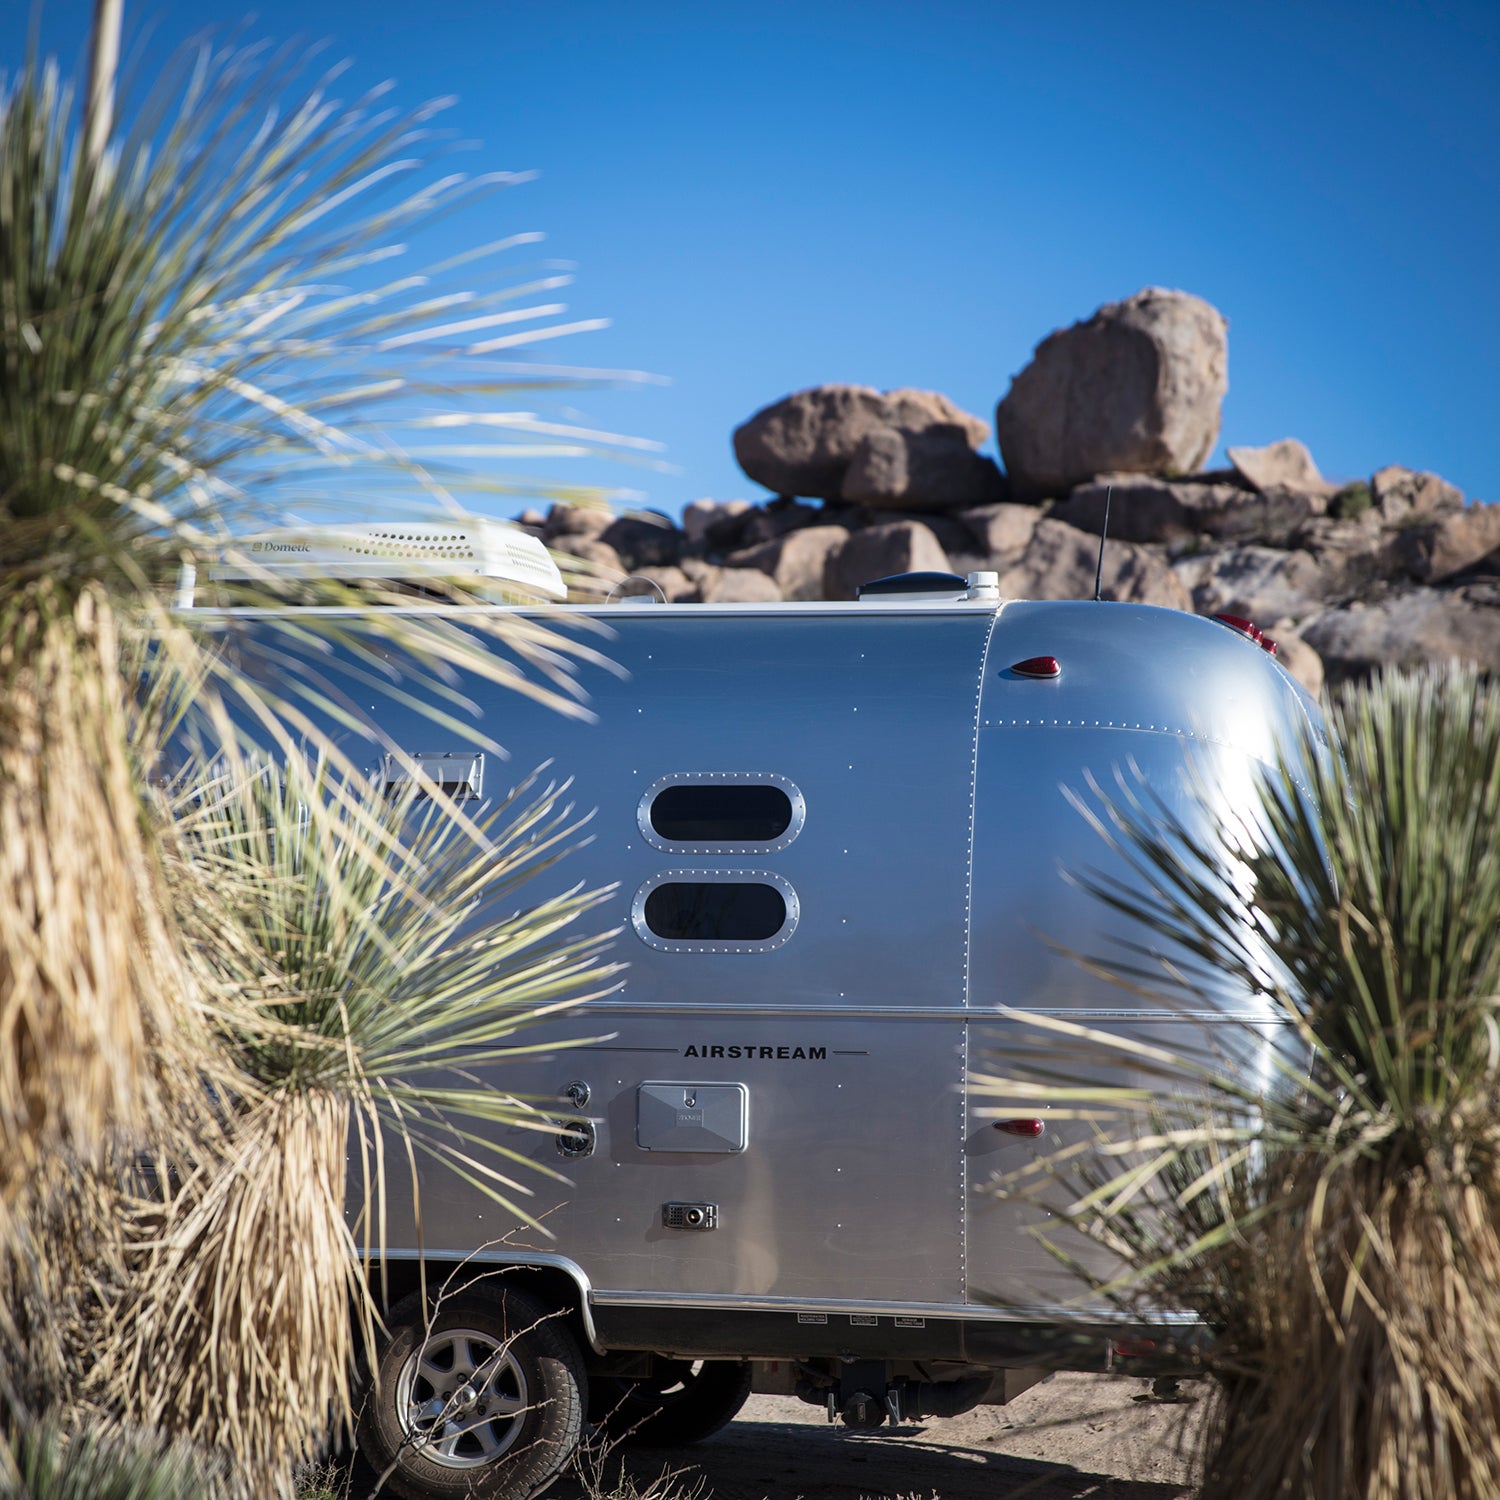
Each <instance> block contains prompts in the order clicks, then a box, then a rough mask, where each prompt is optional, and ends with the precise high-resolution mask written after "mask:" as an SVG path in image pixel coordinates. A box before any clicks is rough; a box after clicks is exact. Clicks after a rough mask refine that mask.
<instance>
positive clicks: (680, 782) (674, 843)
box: [635, 771, 807, 857]
mask: <svg viewBox="0 0 1500 1500" xmlns="http://www.w3.org/2000/svg"><path fill="white" fill-rule="evenodd" d="M674 786H774V787H778V788H779V789H780V790H781V791H782V792H784V793H785V794H786V798H787V801H788V802H790V803H791V804H792V820H791V822H790V823H788V824H787V826H786V830H785V832H783V833H782V834H780V835H779V836H778V837H776V838H774V839H733V840H729V839H726V840H723V841H721V842H719V843H713V844H690V843H685V842H682V841H680V840H678V839H664V838H663V837H662V836H661V835H660V834H659V833H658V832H657V831H656V829H655V827H654V826H653V825H652V822H651V806H652V804H653V803H654V802H655V801H656V799H657V798H658V797H659V796H661V794H662V793H663V792H665V791H667V790H668V789H669V788H671V787H674ZM806 822H807V799H806V798H805V797H804V796H803V795H802V789H801V788H800V787H799V786H798V785H797V784H796V782H794V781H792V780H791V779H790V778H789V777H786V776H781V775H778V774H777V773H776V772H775V771H672V772H669V773H668V774H667V775H665V776H658V777H657V778H656V780H655V781H653V782H652V783H651V785H650V786H648V787H647V788H646V790H645V791H644V792H642V793H641V796H640V800H639V801H638V802H637V803H636V805H635V825H636V827H637V828H638V829H640V832H641V837H642V838H643V839H645V841H646V842H647V843H648V844H650V845H651V847H652V848H653V849H659V850H660V851H661V852H662V853H663V854H682V855H687V854H695V855H696V854H731V855H740V856H742V857H752V856H755V855H760V854H780V853H781V851H782V850H783V849H785V848H787V847H788V846H789V845H791V843H792V842H793V841H794V840H795V839H796V837H797V835H798V834H799V833H801V832H802V828H803V825H804V824H805V823H806Z"/></svg>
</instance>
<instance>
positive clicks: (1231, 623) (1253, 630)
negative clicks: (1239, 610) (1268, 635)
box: [1214, 615, 1264, 645]
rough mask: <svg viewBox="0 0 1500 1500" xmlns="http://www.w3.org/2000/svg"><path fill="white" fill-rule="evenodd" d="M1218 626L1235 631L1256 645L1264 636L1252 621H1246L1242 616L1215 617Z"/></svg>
mask: <svg viewBox="0 0 1500 1500" xmlns="http://www.w3.org/2000/svg"><path fill="white" fill-rule="evenodd" d="M1214 619H1216V620H1217V621H1218V622H1219V624H1221V625H1227V626H1228V627H1229V628H1230V629H1231V630H1237V631H1239V633H1240V634H1241V635H1247V636H1249V637H1250V639H1251V640H1252V641H1254V642H1256V644H1257V645H1258V644H1259V643H1260V642H1261V641H1262V640H1263V639H1264V636H1263V635H1262V633H1261V629H1260V626H1259V625H1257V624H1256V623H1255V621H1254V620H1247V619H1246V618H1245V617H1244V616H1243V615H1215V616H1214Z"/></svg>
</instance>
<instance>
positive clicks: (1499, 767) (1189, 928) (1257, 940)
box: [1011, 666, 1500, 1500]
mask: <svg viewBox="0 0 1500 1500" xmlns="http://www.w3.org/2000/svg"><path fill="white" fill-rule="evenodd" d="M1329 720H1330V726H1331V728H1332V730H1333V732H1334V737H1335V739H1336V741H1337V742H1338V744H1339V745H1341V746H1342V751H1343V759H1342V760H1340V759H1339V758H1338V757H1337V756H1319V755H1317V754H1316V747H1314V746H1312V745H1310V744H1309V745H1306V746H1303V747H1301V750H1300V751H1299V752H1297V753H1292V754H1289V755H1288V756H1287V759H1286V761H1285V763H1283V764H1282V765H1281V766H1280V767H1279V768H1277V769H1276V770H1275V771H1267V772H1266V773H1265V775H1264V776H1263V777H1262V779H1261V798H1260V800H1261V804H1262V810H1263V813H1264V819H1263V824H1262V826H1261V827H1259V828H1258V829H1250V830H1242V833H1243V834H1244V836H1243V837H1242V838H1240V839H1239V840H1238V841H1236V842H1237V846H1236V847H1226V846H1224V845H1210V844H1208V843H1206V842H1205V841H1204V840H1203V839H1202V838H1201V837H1200V836H1195V835H1194V834H1193V832H1192V831H1191V830H1190V828H1189V826H1188V823H1187V821H1185V820H1184V818H1183V817H1181V816H1179V815H1177V814H1175V813H1174V812H1173V811H1171V810H1170V809H1168V808H1167V807H1166V806H1165V805H1164V804H1162V803H1160V802H1158V801H1157V800H1156V799H1154V798H1153V797H1151V796H1150V794H1149V793H1147V792H1145V791H1143V790H1142V789H1140V788H1138V787H1135V786H1133V785H1130V784H1128V783H1124V784H1122V789H1121V790H1120V791H1119V792H1118V793H1117V794H1115V795H1113V796H1111V797H1110V798H1108V799H1105V800H1104V801H1103V803H1102V804H1101V803H1099V802H1097V801H1096V802H1095V803H1094V808H1095V811H1094V813H1093V817H1094V820H1095V823H1096V826H1097V827H1098V829H1099V831H1100V832H1101V833H1102V834H1103V835H1104V836H1105V837H1106V838H1107V839H1108V840H1109V842H1110V843H1111V844H1112V845H1113V846H1114V847H1115V849H1116V850H1117V851H1118V852H1119V853H1120V854H1121V855H1123V856H1124V858H1125V859H1126V860H1127V861H1128V863H1129V866H1130V868H1131V871H1132V876H1131V877H1130V878H1121V879H1102V878H1097V877H1088V876H1084V877H1083V878H1084V879H1085V881H1086V883H1089V884H1090V886H1091V888H1092V890H1093V892H1094V894H1095V895H1096V896H1097V897H1098V898H1099V899H1100V900H1102V901H1104V902H1107V903H1108V904H1109V905H1110V906H1112V907H1114V908H1115V909H1117V910H1118V911H1121V912H1124V913H1126V914H1127V915H1129V916H1131V917H1133V918H1135V919H1137V920H1139V921H1141V922H1143V923H1146V924H1148V927H1150V928H1154V929H1155V930H1156V932H1157V933H1158V934H1160V936H1161V938H1163V939H1164V940H1165V941H1166V942H1167V943H1168V944H1169V945H1171V946H1172V947H1173V949H1174V958H1173V962H1172V964H1171V966H1170V967H1169V966H1167V965H1164V964H1162V963H1161V962H1159V961H1158V960H1157V959H1156V958H1155V957H1154V956H1153V954H1152V952H1151V951H1150V948H1151V945H1150V944H1147V943H1142V944H1141V945H1140V946H1139V948H1138V949H1137V950H1136V951H1135V952H1133V953H1127V954H1123V955H1122V954H1119V953H1117V954H1114V955H1108V956H1104V957H1102V958H1100V957H1098V956H1095V961H1096V962H1099V963H1101V964H1102V966H1103V967H1104V968H1105V969H1106V971H1108V972H1111V973H1113V974H1114V975H1115V976H1116V977H1117V978H1119V979H1120V980H1121V981H1122V982H1124V983H1126V984H1128V985H1130V986H1131V987H1132V988H1133V989H1135V990H1137V992H1140V993H1144V994H1146V995H1148V996H1152V997H1154V998H1155V999H1157V1000H1158V1001H1159V1002H1160V1003H1162V1004H1168V1005H1186V1006H1187V1007H1189V1008H1190V1007H1191V1006H1192V1005H1193V1004H1194V1003H1195V1002H1194V996H1195V994H1201V993H1203V989H1204V986H1205V985H1206V984H1208V983H1209V981H1210V980H1211V979H1213V980H1222V979H1223V978H1224V977H1225V976H1227V977H1228V978H1229V979H1230V980H1231V981H1232V982H1234V983H1235V984H1236V985H1238V986H1239V987H1240V988H1241V989H1242V990H1243V992H1244V993H1245V994H1247V995H1255V996H1260V997H1263V998H1264V999H1266V1000H1268V1001H1270V1002H1271V1005H1272V1007H1273V1009H1274V1012H1275V1013H1276V1014H1279V1015H1280V1016H1281V1017H1283V1018H1284V1020H1285V1021H1286V1022H1287V1023H1288V1025H1289V1028H1290V1029H1291V1031H1292V1032H1293V1033H1294V1034H1295V1036H1296V1037H1297V1038H1298V1039H1299V1040H1300V1043H1301V1045H1302V1047H1303V1048H1305V1057H1303V1058H1300V1059H1298V1060H1297V1061H1296V1062H1293V1061H1289V1062H1288V1064H1287V1067H1286V1071H1285V1076H1284V1077H1283V1079H1282V1080H1281V1082H1280V1085H1279V1086H1278V1087H1276V1088H1273V1089H1272V1090H1271V1091H1270V1094H1269V1095H1268V1096H1264V1097H1263V1096H1261V1095H1260V1094H1259V1093H1257V1092H1256V1091H1255V1089H1254V1088H1253V1086H1252V1085H1251V1084H1249V1083H1248V1082H1247V1081H1246V1080H1244V1079H1241V1078H1236V1077H1234V1076H1231V1075H1230V1074H1228V1073H1227V1072H1222V1071H1216V1070H1215V1069H1214V1068H1213V1067H1212V1066H1211V1065H1209V1064H1199V1065H1196V1066H1192V1067H1189V1066H1188V1065H1186V1064H1185V1063H1184V1061H1183V1059H1181V1058H1180V1057H1174V1056H1171V1055H1167V1054H1164V1053H1162V1052H1160V1051H1158V1050H1156V1049H1152V1048H1149V1047H1145V1046H1141V1045H1139V1044H1134V1045H1132V1044H1127V1043H1124V1042H1121V1041H1119V1040H1117V1039H1112V1038H1110V1037H1107V1036H1103V1035H1100V1034H1099V1033H1097V1032H1090V1031H1087V1030H1086V1029H1085V1028H1080V1027H1067V1028H1064V1029H1066V1030H1067V1031H1068V1032H1069V1033H1070V1036H1069V1038H1068V1040H1069V1043H1070V1045H1071V1046H1072V1047H1073V1048H1074V1049H1075V1057H1076V1056H1077V1055H1078V1052H1077V1050H1076V1049H1080V1048H1083V1049H1088V1050H1090V1051H1091V1052H1092V1053H1093V1055H1094V1056H1095V1057H1098V1058H1105V1059H1109V1058H1113V1059H1114V1060H1116V1061H1125V1060H1128V1062H1129V1064H1130V1066H1131V1067H1132V1068H1133V1069H1134V1070H1136V1071H1137V1072H1138V1073H1140V1074H1142V1075H1143V1076H1145V1077H1147V1078H1151V1077H1153V1076H1154V1077H1155V1078H1156V1079H1157V1081H1158V1083H1159V1086H1160V1091H1159V1092H1158V1093H1157V1094H1156V1096H1155V1097H1154V1098H1145V1097H1142V1096H1141V1095H1139V1094H1136V1095H1132V1096H1130V1097H1125V1096H1124V1095H1123V1094H1116V1095H1115V1096H1114V1097H1111V1096H1110V1093H1109V1091H1108V1090H1075V1091H1073V1092H1072V1094H1071V1097H1070V1098H1069V1100H1068V1102H1069V1103H1070V1104H1071V1105H1072V1106H1073V1107H1074V1109H1075V1111H1076V1112H1077V1113H1080V1114H1084V1115H1088V1116H1090V1117H1091V1118H1093V1119H1094V1120H1095V1121H1096V1122H1098V1123H1099V1127H1100V1130H1101V1131H1102V1133H1103V1138H1102V1139H1101V1140H1100V1141H1095V1142H1090V1143H1089V1144H1088V1145H1087V1146H1085V1147H1082V1148H1079V1149H1078V1150H1076V1151H1074V1152H1073V1153H1071V1155H1070V1156H1069V1158H1068V1159H1067V1160H1063V1161H1054V1162H1053V1163H1052V1164H1051V1165H1050V1167H1048V1166H1047V1164H1045V1163H1044V1164H1043V1165H1042V1168H1041V1169H1040V1174H1041V1175H1042V1176H1044V1177H1047V1178H1048V1179H1049V1180H1050V1182H1051V1184H1052V1186H1051V1189H1050V1191H1049V1190H1040V1191H1041V1192H1042V1196H1044V1197H1047V1198H1048V1200H1049V1202H1051V1204H1052V1205H1053V1206H1054V1207H1056V1208H1058V1209H1059V1210H1060V1211H1061V1212H1062V1215H1063V1218H1064V1219H1065V1220H1066V1222H1068V1223H1069V1224H1070V1225H1071V1226H1072V1227H1074V1228H1076V1229H1081V1230H1083V1231H1084V1232H1085V1233H1086V1234H1088V1235H1089V1236H1091V1237H1092V1238H1093V1239H1094V1240H1096V1241H1097V1242H1099V1243H1102V1244H1104V1245H1106V1246H1107V1247H1109V1248H1110V1249H1111V1250H1112V1251H1114V1252H1115V1253H1116V1254H1117V1255H1118V1256H1119V1257H1120V1258H1121V1261H1122V1262H1123V1264H1124V1265H1125V1267H1126V1269H1125V1270H1124V1271H1123V1272H1122V1274H1121V1275H1120V1277H1119V1278H1118V1279H1116V1280H1112V1281H1104V1280H1101V1279H1100V1278H1097V1277H1096V1278H1095V1281H1094V1290H1095V1291H1096V1292H1099V1291H1102V1292H1104V1293H1106V1294H1107V1295H1109V1296H1111V1297H1113V1298H1114V1299H1115V1300H1116V1301H1117V1302H1119V1303H1120V1304H1121V1305H1123V1306H1126V1307H1128V1308H1130V1309H1131V1311H1132V1312H1134V1313H1139V1314H1141V1315H1143V1316H1149V1314H1150V1310H1151V1309H1160V1308H1163V1307H1166V1308H1177V1309H1187V1310H1191V1311H1194V1312H1196V1313H1198V1314H1199V1315H1200V1316H1201V1317H1202V1318H1203V1320H1204V1322H1205V1323H1206V1324H1207V1326H1208V1328H1209V1329H1210V1330H1211V1331H1212V1333H1213V1334H1214V1336H1215V1340H1216V1342H1215V1343H1214V1344H1213V1346H1212V1348H1211V1349H1210V1350H1209V1351H1208V1352H1207V1354H1206V1355H1205V1360H1206V1368H1207V1370H1208V1371H1209V1372H1210V1373H1211V1374H1212V1376H1213V1377H1214V1386H1213V1389H1214V1396H1213V1405H1212V1410H1211V1413H1210V1418H1209V1420H1208V1421H1207V1423H1206V1424H1205V1425H1204V1427H1203V1429H1202V1430H1203V1433H1204V1443H1205V1451H1204V1455H1203V1458H1204V1488H1203V1491H1202V1494H1203V1497H1204V1500H1230V1497H1234V1500H1262V1497H1265V1500H1269V1497H1271V1496H1277V1497H1284V1496H1296V1497H1305V1500H1314V1497H1316V1500H1339V1497H1348V1500H1354V1497H1360V1500H1440V1497H1441V1500H1452V1497H1464V1500H1481V1497H1485V1496H1492V1495H1495V1494H1497V1493H1500V1437H1497V1434H1500V839H1497V837H1496V834H1497V828H1500V686H1497V685H1496V684H1494V683H1492V682H1489V681H1486V680H1485V679H1483V678H1481V677H1480V676H1479V675H1478V674H1476V673H1475V672H1474V671H1473V670H1471V669H1468V668H1462V667H1457V666H1452V667H1444V668H1432V669H1428V670H1425V671H1422V672H1419V673H1416V674H1412V675H1398V674H1387V675H1385V676H1382V677H1379V678H1377V679H1376V680H1375V681H1374V682H1373V683H1372V684H1370V685H1369V686H1368V687H1357V688H1349V689H1346V690H1344V691H1343V692H1342V693H1341V694H1340V695H1339V696H1338V697H1336V698H1335V699H1334V701H1333V703H1332V705H1331V707H1330V713H1329ZM1309 767H1310V768H1311V772H1310V775H1311V780H1310V782H1309V781H1303V780H1302V779H1301V778H1302V776H1303V774H1304V772H1305V771H1306V768H1309ZM1200 826H1201V825H1200ZM1213 987H1214V988H1218V986H1217V985H1215V986H1213ZM1294 1050H1295V1049H1294ZM1303 1062H1305V1063H1307V1067H1306V1070H1305V1071H1303V1070H1302V1068H1301V1067H1300V1066H1299V1064H1300V1063H1303ZM1054 1087H1056V1088H1057V1097H1058V1098H1059V1099H1060V1100H1061V1099H1063V1098H1064V1097H1065V1096H1067V1095H1068V1092H1069V1091H1067V1090H1066V1089H1064V1088H1062V1087H1061V1086H1060V1085H1056V1086H1054ZM1011 1187H1012V1189H1015V1188H1016V1187H1017V1184H1016V1183H1014V1182H1013V1183H1012V1184H1011ZM1064 1189H1065V1190H1066V1191H1065V1192H1062V1191H1061V1190H1064ZM1022 1190H1023V1191H1025V1190H1027V1189H1026V1188H1024V1187H1023V1188H1022ZM1029 1190H1030V1191H1032V1192H1037V1191H1039V1189H1038V1186H1037V1183H1036V1182H1035V1181H1034V1182H1033V1184H1032V1185H1031V1188H1030V1189H1029ZM1060 1194H1061V1195H1060Z"/></svg>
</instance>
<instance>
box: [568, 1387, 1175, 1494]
mask: <svg viewBox="0 0 1500 1500" xmlns="http://www.w3.org/2000/svg"><path fill="white" fill-rule="evenodd" d="M1193 1390H1194V1387H1193V1386H1191V1385H1185V1386H1184V1387H1183V1391H1184V1393H1185V1394H1187V1395H1189V1396H1191V1394H1192V1392H1193ZM1149 1391H1150V1385H1149V1383H1148V1382H1145V1381H1141V1380H1129V1379H1115V1378H1111V1377H1109V1376H1101V1375H1058V1376H1055V1377H1054V1378H1053V1379H1052V1380H1050V1381H1048V1382H1047V1383H1045V1384H1043V1385H1040V1386H1035V1387H1033V1388H1032V1389H1031V1390H1030V1391H1028V1392H1026V1394H1025V1395H1023V1396H1021V1397H1019V1398H1017V1399H1016V1400H1015V1401H1013V1402H1011V1403H1010V1405H1009V1406H981V1407H979V1408H978V1410H976V1411H973V1412H970V1413H969V1414H968V1415H967V1416H962V1417H952V1418H948V1419H945V1420H937V1419H934V1420H932V1421H929V1422H926V1423H923V1424H920V1425H912V1426H908V1427H900V1428H891V1427H883V1428H880V1429H878V1430H876V1431H874V1432H853V1431H850V1430H849V1429H847V1428H845V1427H843V1426H842V1424H839V1425H836V1426H830V1425H829V1424H828V1421H827V1418H826V1417H825V1415H824V1414H823V1413H822V1412H821V1411H819V1410H818V1409H817V1408H815V1407H812V1406H808V1405H806V1404H804V1403H803V1402H800V1401H796V1400H792V1399H788V1398H786V1397H780V1396H753V1397H751V1399H750V1401H749V1402H748V1404H747V1405H746V1406H745V1408H744V1409H743V1410H742V1411H741V1412H740V1415H739V1417H738V1418H737V1419H736V1420H735V1421H733V1422H731V1423H730V1424H729V1426H728V1427H726V1428H724V1429H723V1431H721V1432H719V1433H717V1434H716V1435H715V1436H714V1437H712V1438H709V1439H708V1440H707V1441H706V1442H703V1443H699V1444H697V1445H696V1446H695V1447H692V1448H682V1449H675V1450H670V1451H668V1450H665V1449H654V1450H651V1449H644V1448H642V1449H635V1450H633V1451H632V1452H631V1454H630V1456H629V1459H628V1466H629V1471H630V1473H631V1475H632V1476H633V1477H634V1479H635V1488H636V1490H637V1492H638V1493H640V1492H644V1491H645V1490H646V1489H647V1487H648V1485H649V1484H650V1481H651V1480H652V1479H654V1478H655V1477H656V1476H657V1475H659V1474H660V1473H661V1472H662V1470H663V1468H669V1469H673V1470H679V1471H681V1475H680V1478H679V1480H678V1485H677V1487H678V1490H679V1495H680V1494H681V1491H682V1490H690V1489H691V1488H692V1486H693V1485H694V1484H695V1483H696V1482H698V1481H700V1480H701V1482H702V1491H701V1497H700V1500H709V1497H710V1496H712V1497H714V1500H797V1497H799V1496H806V1497H809V1500H813V1497H816V1500H824V1497H833V1500H861V1497H865V1496H869V1497H885V1500H895V1497H897V1496H907V1497H914V1500H929V1497H931V1496H934V1495H935V1496H938V1497H940V1500H1022V1497H1025V1500H1085V1497H1088V1500H1181V1497H1186V1496H1189V1495H1190V1494H1191V1491H1192V1484H1191V1480H1192V1475H1191V1471H1190V1465H1189V1464H1188V1462H1187V1461H1186V1459H1185V1458H1184V1456H1183V1454H1182V1452H1181V1451H1180V1448H1181V1444H1180V1435H1181V1433H1182V1430H1183V1425H1184V1423H1191V1422H1192V1421H1193V1419H1194V1411H1195V1408H1194V1405H1193V1404H1191V1403H1189V1404H1186V1405H1178V1404H1162V1403H1158V1402H1154V1401H1152V1400H1150V1399H1149ZM1143 1398H1144V1399H1143ZM548 1496H549V1500H586V1491H585V1490H584V1488H583V1487H582V1486H581V1485H579V1484H578V1483H577V1482H576V1481H575V1480H573V1479H564V1480H562V1481H559V1483H557V1484H556V1485H554V1486H553V1487H552V1489H551V1490H549V1491H548Z"/></svg>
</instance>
